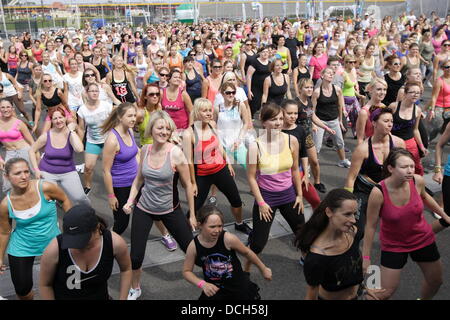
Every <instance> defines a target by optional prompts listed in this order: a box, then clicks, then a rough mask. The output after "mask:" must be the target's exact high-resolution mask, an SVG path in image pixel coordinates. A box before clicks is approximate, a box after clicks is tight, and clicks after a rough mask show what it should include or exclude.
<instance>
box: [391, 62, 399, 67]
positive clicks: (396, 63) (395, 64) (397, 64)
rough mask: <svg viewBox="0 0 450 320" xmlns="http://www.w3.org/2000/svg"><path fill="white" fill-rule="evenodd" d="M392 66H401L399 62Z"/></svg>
mask: <svg viewBox="0 0 450 320" xmlns="http://www.w3.org/2000/svg"><path fill="white" fill-rule="evenodd" d="M392 65H393V66H399V65H400V63H398V62H395V63H393V64H392Z"/></svg>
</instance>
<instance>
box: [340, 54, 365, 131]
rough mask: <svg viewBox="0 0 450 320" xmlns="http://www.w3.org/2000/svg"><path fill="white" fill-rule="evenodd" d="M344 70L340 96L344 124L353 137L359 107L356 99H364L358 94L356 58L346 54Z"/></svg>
mask: <svg viewBox="0 0 450 320" xmlns="http://www.w3.org/2000/svg"><path fill="white" fill-rule="evenodd" d="M344 65H345V70H344V73H343V74H342V76H343V78H344V88H343V89H342V95H343V96H344V103H345V110H344V115H345V118H344V119H345V122H347V123H346V124H344V125H345V126H346V127H347V128H348V127H350V128H351V129H352V133H353V136H355V135H356V120H357V119H358V112H359V111H360V109H361V107H360V104H359V101H358V98H362V99H363V98H364V96H362V95H360V94H359V87H358V81H357V79H358V75H357V73H356V69H355V66H356V57H355V56H354V55H352V54H348V55H346V56H345V58H344Z"/></svg>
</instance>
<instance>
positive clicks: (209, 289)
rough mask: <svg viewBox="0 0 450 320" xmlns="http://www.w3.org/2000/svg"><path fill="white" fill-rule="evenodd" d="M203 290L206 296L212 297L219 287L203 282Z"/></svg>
mask: <svg viewBox="0 0 450 320" xmlns="http://www.w3.org/2000/svg"><path fill="white" fill-rule="evenodd" d="M202 289H203V292H204V293H205V294H206V296H207V297H212V296H213V295H215V294H216V293H217V291H219V288H218V287H216V286H215V285H213V284H212V283H208V282H205V284H204V285H203V288H202Z"/></svg>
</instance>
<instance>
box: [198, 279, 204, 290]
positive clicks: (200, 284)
mask: <svg viewBox="0 0 450 320" xmlns="http://www.w3.org/2000/svg"><path fill="white" fill-rule="evenodd" d="M205 283H206V281H205V280H202V281H200V282H199V283H197V287H199V288H200V289H202V288H203V286H204V285H205Z"/></svg>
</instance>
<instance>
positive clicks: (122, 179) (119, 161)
mask: <svg viewBox="0 0 450 320" xmlns="http://www.w3.org/2000/svg"><path fill="white" fill-rule="evenodd" d="M111 132H112V133H114V135H115V136H116V138H117V141H119V148H120V150H119V152H117V153H116V155H115V156H114V161H113V164H112V167H111V176H112V182H113V187H115V188H123V187H129V186H131V185H132V184H133V180H134V178H135V177H136V175H137V170H138V163H137V159H136V154H137V153H138V147H137V145H136V142H135V141H134V136H133V134H132V132H131V131H128V134H129V135H130V137H131V146H128V145H127V144H126V143H125V142H124V141H123V139H122V137H121V136H120V134H119V133H118V132H117V131H116V129H114V128H113V129H112V130H111Z"/></svg>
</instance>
